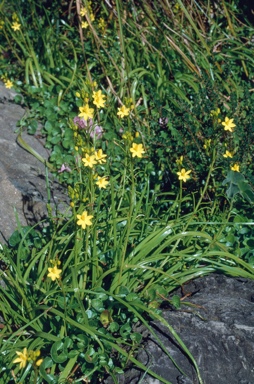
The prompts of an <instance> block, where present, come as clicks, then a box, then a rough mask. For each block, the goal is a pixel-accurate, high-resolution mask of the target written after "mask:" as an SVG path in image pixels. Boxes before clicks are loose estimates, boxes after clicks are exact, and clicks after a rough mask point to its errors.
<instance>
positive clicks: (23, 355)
mask: <svg viewBox="0 0 254 384" xmlns="http://www.w3.org/2000/svg"><path fill="white" fill-rule="evenodd" d="M16 354H17V355H18V357H17V358H16V359H15V360H14V361H13V363H19V368H20V369H21V368H25V367H26V364H27V360H28V354H27V348H24V349H23V352H19V351H16Z"/></svg>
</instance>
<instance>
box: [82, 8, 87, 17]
mask: <svg viewBox="0 0 254 384" xmlns="http://www.w3.org/2000/svg"><path fill="white" fill-rule="evenodd" d="M86 13H87V10H86V8H82V9H81V11H80V15H81V16H85V14H86Z"/></svg>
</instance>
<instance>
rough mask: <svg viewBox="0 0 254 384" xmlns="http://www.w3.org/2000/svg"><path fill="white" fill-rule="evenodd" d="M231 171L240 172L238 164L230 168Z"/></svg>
mask: <svg viewBox="0 0 254 384" xmlns="http://www.w3.org/2000/svg"><path fill="white" fill-rule="evenodd" d="M230 169H231V171H234V172H240V166H239V164H234V165H232V166H231V167H230Z"/></svg>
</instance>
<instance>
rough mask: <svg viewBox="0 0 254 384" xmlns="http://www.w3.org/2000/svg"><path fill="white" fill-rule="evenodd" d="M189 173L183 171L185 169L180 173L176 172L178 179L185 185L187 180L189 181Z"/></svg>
mask: <svg viewBox="0 0 254 384" xmlns="http://www.w3.org/2000/svg"><path fill="white" fill-rule="evenodd" d="M190 173H191V171H185V169H184V168H182V169H181V171H180V172H177V175H178V179H179V180H183V182H184V183H185V182H186V181H187V180H188V179H190V175H189V174H190Z"/></svg>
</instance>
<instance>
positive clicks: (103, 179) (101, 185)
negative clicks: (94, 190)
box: [95, 176, 109, 189]
mask: <svg viewBox="0 0 254 384" xmlns="http://www.w3.org/2000/svg"><path fill="white" fill-rule="evenodd" d="M108 183H109V181H108V180H107V179H106V177H100V176H98V181H96V183H95V184H96V185H98V187H99V188H100V189H101V188H106V186H107V185H108Z"/></svg>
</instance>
